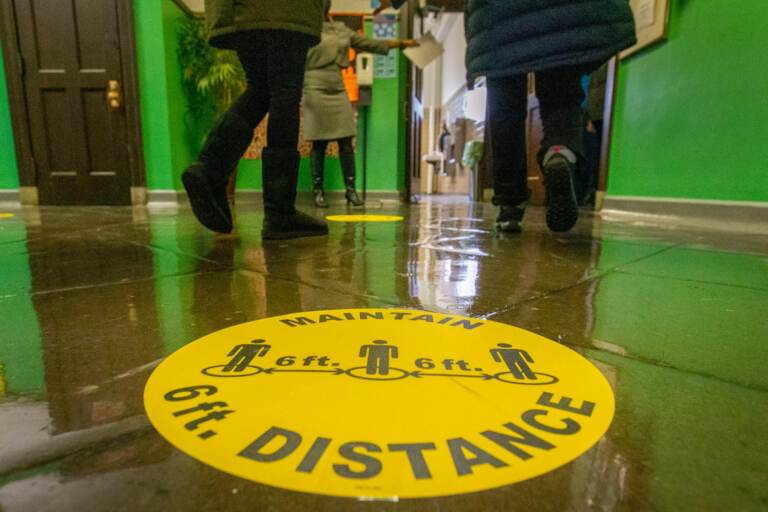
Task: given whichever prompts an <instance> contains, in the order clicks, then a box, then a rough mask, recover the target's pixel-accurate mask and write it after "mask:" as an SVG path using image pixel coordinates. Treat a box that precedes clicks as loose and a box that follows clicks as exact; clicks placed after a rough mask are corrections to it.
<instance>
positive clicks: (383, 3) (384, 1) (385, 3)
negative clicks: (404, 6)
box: [373, 0, 392, 16]
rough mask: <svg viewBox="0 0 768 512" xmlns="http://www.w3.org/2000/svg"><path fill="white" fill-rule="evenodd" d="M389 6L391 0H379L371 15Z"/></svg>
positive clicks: (390, 5)
mask: <svg viewBox="0 0 768 512" xmlns="http://www.w3.org/2000/svg"><path fill="white" fill-rule="evenodd" d="M390 7H392V0H381V4H380V5H379V7H378V8H376V10H375V11H373V15H374V16H375V15H377V14H379V13H380V12H381V11H383V10H384V9H389V8H390Z"/></svg>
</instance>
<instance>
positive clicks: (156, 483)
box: [0, 201, 768, 512]
mask: <svg viewBox="0 0 768 512" xmlns="http://www.w3.org/2000/svg"><path fill="white" fill-rule="evenodd" d="M3 212H5V213H11V214H14V216H12V217H8V216H2V217H5V218H0V319H2V320H1V322H2V324H1V325H2V327H1V328H0V510H1V511H3V512H16V511H34V512H43V511H70V510H72V511H77V512H87V511H155V510H157V511H176V510H183V511H197V510H200V511H209V510H211V511H214V510H215V511H223V510H234V511H241V510H242V511H246V510H247V511H292V512H293V511H295V512H303V511H315V510H317V511H346V510H350V511H379V510H381V511H418V512H428V511H472V512H477V511H481V512H485V511H500V510H505V511H506V510H529V511H530V510H535V511H560V510H674V511H678V510H695V511H702V510H717V511H721V510H728V511H732V510H733V511H736V510H739V511H740V510H768V235H766V234H765V233H766V232H765V231H761V232H751V233H750V232H749V229H744V230H737V231H730V232H723V231H717V230H714V229H709V230H708V229H699V228H684V227H681V226H679V225H674V224H670V223H661V224H654V223H649V222H632V221H631V220H620V221H616V220H611V221H609V220H606V219H601V218H598V217H591V216H587V217H586V218H583V219H582V220H581V221H580V223H579V225H578V226H577V228H576V229H575V230H574V231H573V232H572V233H569V234H565V235H555V234H552V233H549V232H548V231H547V230H546V228H545V226H544V224H543V215H542V212H541V211H537V210H532V211H531V213H530V215H529V216H528V218H527V219H526V225H525V228H526V229H525V231H524V233H523V234H522V235H517V236H502V237H499V236H497V235H495V234H494V233H493V231H492V226H493V215H494V210H493V208H492V207H491V206H489V205H479V204H471V203H466V202H464V203H460V202H451V201H441V202H432V203H429V202H428V203H425V204H422V205H417V206H411V207H404V206H403V207H401V206H397V205H394V204H392V205H389V206H388V205H384V206H380V207H375V208H373V207H372V208H369V213H400V214H402V215H404V216H405V222H403V223H399V224H334V225H332V226H331V232H330V235H329V236H328V238H327V239H324V238H320V239H305V240H295V241H288V242H280V243H262V242H261V240H260V238H259V225H260V221H261V214H260V213H259V209H258V208H257V207H254V206H251V207H250V208H249V207H248V206H247V205H240V207H239V212H238V213H239V215H238V219H237V221H238V226H239V227H238V231H237V234H235V235H232V236H222V237H215V236H214V235H213V234H211V233H208V232H205V231H204V230H203V229H202V228H200V227H199V226H198V225H197V224H196V222H195V220H194V218H193V217H192V215H191V213H190V211H189V210H188V209H184V208H181V209H178V210H177V209H176V208H171V207H168V208H161V207H158V208H150V209H144V208H141V209H130V208H39V209H36V208H35V209H23V210H18V209H16V210H14V209H9V208H5V209H0V213H3ZM330 212H331V213H340V212H345V210H344V209H343V208H341V207H338V208H332V209H331V210H330ZM761 233H762V234H761ZM394 306H399V307H408V308H423V309H428V310H433V311H438V312H453V313H461V314H466V315H470V316H477V317H483V318H488V319H492V320H495V321H499V322H505V323H509V324H512V325H516V326H519V327H522V328H525V329H528V330H531V331H534V332H536V333H539V334H542V335H544V336H546V337H548V338H551V339H554V340H557V341H560V342H561V343H563V344H565V345H567V346H568V347H571V348H573V349H574V350H576V351H578V352H580V353H581V354H583V355H584V356H585V357H587V358H588V359H589V360H590V361H592V362H593V363H594V364H595V365H597V366H598V367H599V368H600V369H601V370H602V372H603V373H604V374H605V375H606V377H607V378H608V380H609V381H610V383H611V385H612V386H613V389H614V392H615V395H616V402H617V409H616V415H615V418H614V421H613V424H612V426H611V428H610V429H609V431H608V432H607V434H606V435H605V437H604V438H603V439H602V440H601V441H600V442H599V443H598V444H597V445H596V446H595V447H593V448H592V449H590V450H589V451H588V452H587V453H586V454H584V455H583V456H582V457H580V458H579V459H577V460H576V461H574V462H572V463H570V464H567V465H565V466H563V467H561V468H560V469H558V470H555V471H553V472H551V473H549V474H546V475H544V476H541V477H538V478H535V479H532V480H529V481H526V482H523V483H520V484H517V485H512V486H508V487H505V488H501V489H496V490H492V491H486V492H481V493H476V494H469V495H461V496H455V497H446V498H438V499H427V500H404V501H401V502H399V503H382V502H378V503H376V502H358V501H355V500H352V499H340V498H327V497H322V496H315V495H308V494H302V493H294V492H290V491H283V490H279V489H275V488H271V487H267V486H263V485H259V484H255V483H251V482H248V481H244V480H241V479H238V478H236V477H232V476H229V475H227V474H225V473H222V472H219V471H217V470H215V469H212V468H210V467H208V466H206V465H204V464H202V463H199V462H197V461H195V460H193V459H191V458H190V457H188V456H186V455H184V454H183V453H181V452H179V451H178V450H176V449H174V448H173V447H172V446H171V445H170V444H169V443H168V442H166V441H165V440H164V439H163V438H161V437H160V436H159V435H158V434H157V433H156V432H155V431H154V429H153V428H152V427H151V426H150V425H149V424H148V422H147V420H146V417H145V415H144V408H143V404H142V390H143V386H144V383H145V382H146V379H147V378H148V376H149V374H150V373H151V371H152V369H153V368H154V367H155V366H156V365H157V364H158V363H159V362H160V361H161V360H162V359H163V358H164V357H165V356H166V355H168V354H169V353H171V352H173V351H174V350H176V349H178V348H179V347H181V346H183V345H184V344H186V343H188V342H190V341H192V340H195V339H196V338H198V337H200V336H202V335H204V334H207V333H210V332H212V331H215V330H218V329H221V328H224V327H227V326H230V325H233V324H237V323H241V322H245V321H248V320H253V319H258V318H263V317H265V316H272V315H280V314H285V313H292V312H296V311H306V310H313V309H333V308H349V307H394Z"/></svg>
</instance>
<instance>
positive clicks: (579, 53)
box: [465, 0, 636, 81]
mask: <svg viewBox="0 0 768 512" xmlns="http://www.w3.org/2000/svg"><path fill="white" fill-rule="evenodd" d="M466 11H467V12H466V18H465V22H466V33H467V43H468V45H467V71H468V73H469V79H470V81H473V80H474V79H475V78H477V77H478V76H483V75H485V76H491V77H495V76H511V75H520V74H524V73H528V72H530V71H544V70H547V69H553V68H560V67H567V66H583V65H589V64H592V65H594V66H595V67H597V66H599V65H600V63H601V62H605V61H606V60H608V59H609V58H610V57H611V56H613V55H615V54H616V53H618V52H620V51H621V50H623V49H624V48H627V47H629V46H631V45H633V44H634V43H635V41H636V39H635V22H634V18H633V16H632V10H631V9H630V7H629V2H628V0H579V1H576V0H466Z"/></svg>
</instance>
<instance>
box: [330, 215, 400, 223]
mask: <svg viewBox="0 0 768 512" xmlns="http://www.w3.org/2000/svg"><path fill="white" fill-rule="evenodd" d="M325 220H329V221H331V222H400V221H402V220H403V217H401V216H399V215H329V216H328V217H326V218H325Z"/></svg>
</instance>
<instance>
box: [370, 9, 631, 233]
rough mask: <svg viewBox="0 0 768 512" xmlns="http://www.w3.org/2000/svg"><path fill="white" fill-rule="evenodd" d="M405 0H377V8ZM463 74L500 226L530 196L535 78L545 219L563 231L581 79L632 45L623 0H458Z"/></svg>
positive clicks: (570, 205)
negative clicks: (484, 137)
mask: <svg viewBox="0 0 768 512" xmlns="http://www.w3.org/2000/svg"><path fill="white" fill-rule="evenodd" d="M403 3H405V0H381V7H380V9H381V8H386V7H390V6H392V7H400V6H401V5H402V4H403ZM465 7H466V12H465V15H464V18H465V19H464V22H465V32H466V37H467V55H466V63H467V79H468V83H469V87H470V88H472V87H473V86H474V84H475V80H476V79H477V78H479V77H481V76H485V77H486V82H487V89H488V103H487V114H486V117H487V122H486V127H487V128H488V130H489V132H490V144H489V145H490V150H491V154H492V162H493V163H492V167H493V176H494V198H493V203H494V204H495V205H497V206H498V207H499V214H498V217H497V219H496V227H497V229H498V230H499V231H504V232H518V231H520V229H521V227H520V222H521V221H522V220H523V215H524V213H525V207H526V204H527V202H528V198H529V196H530V191H529V190H528V183H527V173H526V169H527V163H526V140H525V119H526V116H527V114H528V109H527V100H528V80H527V75H528V73H531V72H533V73H534V76H535V87H536V96H537V97H538V99H539V104H540V108H541V118H542V124H543V125H544V138H543V140H542V144H541V151H540V152H539V154H538V162H539V166H540V167H541V170H542V174H543V175H544V185H545V187H546V192H547V194H546V195H547V226H548V227H549V229H551V230H552V231H555V232H564V231H569V230H570V229H571V228H573V226H574V225H575V224H576V222H577V220H578V215H579V210H578V205H577V199H576V193H575V191H574V183H573V174H574V170H575V169H576V166H577V165H578V164H579V163H581V162H583V160H584V158H585V150H584V142H583V132H584V125H585V119H584V117H583V113H582V109H581V103H582V102H583V101H584V91H583V90H582V88H581V83H580V80H581V77H582V76H583V75H584V74H587V73H590V72H592V71H593V70H595V69H597V68H598V67H599V66H600V65H601V64H602V63H603V62H605V61H607V60H608V59H609V58H611V57H612V56H614V55H615V54H617V53H618V52H620V51H621V50H623V49H625V48H627V47H629V46H632V45H633V44H635V42H636V37H635V23H634V17H633V15H632V10H631V8H630V6H629V2H628V0H591V1H589V2H566V1H563V0H506V1H502V0H466V2H465Z"/></svg>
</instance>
